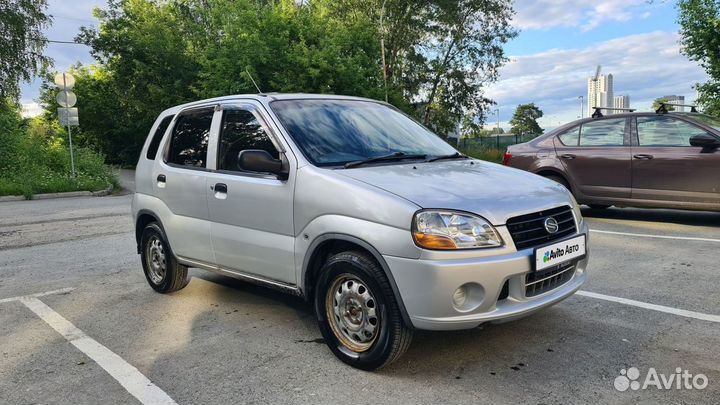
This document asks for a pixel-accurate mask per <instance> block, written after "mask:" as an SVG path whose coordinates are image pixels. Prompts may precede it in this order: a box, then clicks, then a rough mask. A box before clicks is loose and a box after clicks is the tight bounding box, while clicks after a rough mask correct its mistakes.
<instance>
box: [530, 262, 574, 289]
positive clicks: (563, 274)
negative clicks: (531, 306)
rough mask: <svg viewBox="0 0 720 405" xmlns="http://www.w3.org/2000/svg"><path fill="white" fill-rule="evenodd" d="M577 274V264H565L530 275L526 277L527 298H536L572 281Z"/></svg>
mask: <svg viewBox="0 0 720 405" xmlns="http://www.w3.org/2000/svg"><path fill="white" fill-rule="evenodd" d="M574 273H575V263H573V262H570V263H563V264H559V265H557V266H553V267H550V268H549V269H545V270H542V271H535V272H532V273H528V274H527V275H526V276H525V296H526V297H534V296H536V295H540V294H542V293H544V292H547V291H550V290H552V289H554V288H557V287H560V286H561V285H563V284H565V283H566V282H568V280H570V279H571V278H572V276H573V274H574Z"/></svg>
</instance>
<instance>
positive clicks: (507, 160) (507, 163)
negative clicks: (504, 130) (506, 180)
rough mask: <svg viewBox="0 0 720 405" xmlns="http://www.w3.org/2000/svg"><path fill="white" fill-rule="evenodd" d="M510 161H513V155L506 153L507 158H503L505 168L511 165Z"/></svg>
mask: <svg viewBox="0 0 720 405" xmlns="http://www.w3.org/2000/svg"><path fill="white" fill-rule="evenodd" d="M510 159H512V153H508V152H505V156H503V164H504V165H505V166H507V165H509V164H510Z"/></svg>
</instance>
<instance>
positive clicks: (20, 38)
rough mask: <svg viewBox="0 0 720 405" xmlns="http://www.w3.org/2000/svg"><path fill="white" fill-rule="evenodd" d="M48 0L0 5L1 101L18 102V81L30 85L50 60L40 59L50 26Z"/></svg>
mask: <svg viewBox="0 0 720 405" xmlns="http://www.w3.org/2000/svg"><path fill="white" fill-rule="evenodd" d="M46 8H47V0H3V1H1V2H0V38H2V42H0V98H6V97H11V98H17V97H18V95H19V83H20V81H23V80H24V81H29V80H30V79H32V77H33V75H35V74H36V73H38V72H39V71H40V69H41V68H42V66H43V65H46V64H48V63H49V62H50V59H49V58H48V57H46V56H44V55H43V50H44V49H45V45H46V44H47V39H46V38H45V35H43V33H42V29H43V28H44V27H46V26H47V25H48V24H50V22H51V19H50V17H49V16H48V15H47V14H45V9H46Z"/></svg>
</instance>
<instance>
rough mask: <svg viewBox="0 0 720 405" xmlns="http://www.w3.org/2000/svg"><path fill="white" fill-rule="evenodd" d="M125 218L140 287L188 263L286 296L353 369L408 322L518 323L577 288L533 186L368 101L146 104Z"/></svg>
mask: <svg viewBox="0 0 720 405" xmlns="http://www.w3.org/2000/svg"><path fill="white" fill-rule="evenodd" d="M135 181H136V193H135V195H134V198H133V203H132V212H133V215H134V220H135V226H136V227H135V229H136V240H137V247H138V253H140V255H141V258H142V265H143V269H144V271H145V276H146V278H147V281H148V283H149V284H150V286H151V287H152V288H153V289H155V290H156V291H158V292H162V293H168V292H173V291H177V290H179V289H181V288H183V287H184V286H185V285H186V284H187V283H188V278H187V269H188V268H189V267H195V268H200V269H205V270H209V271H214V272H218V273H220V274H224V275H227V276H231V277H236V278H240V279H242V280H246V281H249V282H253V283H258V284H261V285H264V286H268V287H271V288H275V289H280V290H282V291H286V292H289V293H291V294H296V295H298V296H302V297H304V298H305V299H307V300H308V301H311V302H313V303H314V308H315V313H316V315H317V319H318V323H319V326H320V331H321V333H322V336H323V338H324V340H325V342H327V344H328V346H329V347H330V349H331V350H332V351H333V353H334V354H335V355H336V356H337V357H338V358H339V359H341V360H342V361H344V362H345V363H348V364H350V365H352V366H354V367H357V368H360V369H365V370H374V369H377V368H380V367H382V366H385V365H387V364H389V363H390V362H392V361H393V360H395V359H397V358H398V357H399V356H400V355H401V354H402V353H403V352H404V351H405V350H406V349H407V348H408V346H409V344H410V341H411V338H412V333H413V330H414V329H431V330H452V329H469V328H474V327H476V326H478V325H480V324H482V323H484V322H499V321H505V320H509V319H515V318H519V317H521V316H525V315H528V314H530V313H532V312H534V311H537V310H539V309H541V308H544V307H547V306H549V305H552V304H555V303H557V302H559V301H560V300H562V299H564V298H567V297H568V296H570V295H572V294H573V293H574V292H575V291H576V290H577V289H578V288H580V286H581V285H582V284H583V282H584V281H585V279H586V271H585V269H586V266H587V261H588V246H587V243H588V229H587V225H586V224H585V223H584V221H583V218H582V216H581V215H580V211H579V209H578V205H577V203H576V202H575V200H574V199H573V197H572V195H571V194H570V193H569V192H568V191H567V190H566V189H565V188H564V187H562V186H560V185H558V184H557V183H555V182H553V181H551V180H546V179H543V178H542V177H539V176H536V175H534V174H530V173H527V172H523V171H520V170H516V169H511V168H507V167H503V166H500V165H496V164H492V163H487V162H483V161H478V160H474V159H471V158H468V157H467V156H464V155H462V154H461V153H459V152H457V151H456V150H455V149H453V148H452V147H451V146H450V145H448V144H447V143H446V142H444V141H443V140H442V139H441V138H439V137H438V136H437V135H435V134H433V133H432V132H430V131H429V130H428V129H427V128H425V127H423V126H422V125H420V124H418V123H417V122H415V121H413V120H412V119H411V118H409V117H408V116H406V115H404V114H403V113H401V112H400V111H398V110H397V109H395V108H394V107H392V106H390V105H388V104H385V103H381V102H378V101H375V100H367V99H361V98H354V97H341V96H326V95H307V94H294V95H293V94H259V95H238V96H229V97H221V98H215V99H210V100H204V101H198V102H194V103H189V104H185V105H181V106H177V107H173V108H170V109H168V110H165V111H163V113H162V114H160V116H159V117H158V118H157V121H156V122H155V124H154V125H153V127H152V129H151V131H150V135H149V136H148V138H147V141H146V142H145V145H144V147H143V150H142V155H141V157H140V160H139V162H138V165H137V172H136V179H135Z"/></svg>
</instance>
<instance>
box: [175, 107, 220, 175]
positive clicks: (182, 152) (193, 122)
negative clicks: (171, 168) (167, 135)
mask: <svg viewBox="0 0 720 405" xmlns="http://www.w3.org/2000/svg"><path fill="white" fill-rule="evenodd" d="M213 113H214V108H212V107H210V108H202V109H197V110H191V111H187V112H183V113H181V114H180V115H178V117H177V120H176V122H175V127H174V128H173V132H172V138H171V139H170V149H169V152H168V158H167V163H171V164H176V165H180V166H189V167H197V168H204V167H206V165H207V149H208V140H209V138H210V124H211V123H212V118H213Z"/></svg>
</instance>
